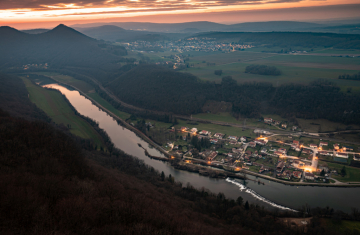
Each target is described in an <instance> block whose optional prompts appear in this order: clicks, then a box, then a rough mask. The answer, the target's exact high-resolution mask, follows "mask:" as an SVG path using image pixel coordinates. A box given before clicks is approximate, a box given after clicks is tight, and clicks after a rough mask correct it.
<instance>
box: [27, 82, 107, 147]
mask: <svg viewBox="0 0 360 235" xmlns="http://www.w3.org/2000/svg"><path fill="white" fill-rule="evenodd" d="M23 81H24V83H25V86H26V88H27V90H28V91H29V98H30V100H31V102H33V103H35V104H36V105H37V106H38V107H39V108H40V109H42V110H43V111H44V112H45V113H46V114H47V115H48V116H49V117H50V118H51V119H52V121H53V122H55V123H56V124H63V125H65V126H70V132H71V133H72V134H74V135H77V136H79V137H81V138H84V139H92V140H94V143H95V144H96V145H97V146H99V147H100V146H102V145H103V143H102V140H101V137H100V136H99V134H98V133H97V132H96V131H95V130H94V129H93V128H92V126H91V125H90V124H89V123H87V122H86V121H85V120H83V119H82V118H81V117H79V116H77V115H76V114H75V113H74V111H73V110H72V109H71V107H70V106H69V104H68V103H67V102H66V101H65V99H64V97H63V96H62V95H61V94H60V93H59V92H57V91H53V90H47V89H44V88H41V87H39V86H36V85H34V84H33V83H31V82H30V81H29V80H28V79H25V78H23Z"/></svg>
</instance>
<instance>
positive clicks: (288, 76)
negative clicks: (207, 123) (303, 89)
mask: <svg viewBox="0 0 360 235" xmlns="http://www.w3.org/2000/svg"><path fill="white" fill-rule="evenodd" d="M330 51H334V52H335V51H336V50H328V51H323V50H318V51H314V53H315V52H316V53H318V54H310V53H309V54H276V53H261V52H258V51H256V50H255V51H254V50H253V51H250V50H247V51H235V52H231V53H221V52H209V53H206V52H199V53H195V52H191V53H190V54H191V57H190V61H189V63H190V64H194V67H192V68H188V69H185V70H182V71H183V72H189V73H192V74H194V75H196V76H198V77H199V78H201V79H204V80H209V81H215V82H220V81H221V78H222V77H224V76H232V77H233V78H234V79H235V80H237V81H238V82H271V83H273V84H274V85H281V84H284V83H290V82H295V83H301V84H307V83H309V82H312V81H314V80H317V79H319V78H323V79H332V81H333V82H335V83H336V84H338V85H339V86H340V87H341V88H342V90H343V91H346V88H347V87H352V89H353V91H360V82H359V81H347V80H339V79H337V78H338V76H339V75H341V74H345V73H346V74H354V73H357V72H358V70H360V58H359V57H356V58H350V57H332V56H326V55H329V53H330ZM320 52H321V53H323V52H324V54H319V53H320ZM341 52H344V51H339V53H341ZM334 54H338V53H334ZM359 54H360V53H359ZM203 61H206V63H203ZM207 62H211V63H215V66H207ZM250 64H265V65H269V66H276V67H277V68H278V69H280V70H281V71H282V75H280V76H266V75H258V74H246V73H244V71H245V68H246V66H248V65H250ZM219 69H221V70H223V74H222V75H221V76H217V75H215V74H214V71H215V70H219Z"/></svg>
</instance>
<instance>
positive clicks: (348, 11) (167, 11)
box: [0, 0, 360, 28]
mask: <svg viewBox="0 0 360 235" xmlns="http://www.w3.org/2000/svg"><path fill="white" fill-rule="evenodd" d="M359 5H360V4H359V1H358V0H322V1H318V0H240V1H238V0H214V1H203V0H152V1H143V0H105V1H99V0H63V1H56V0H24V1H13V0H3V1H1V3H0V25H10V26H14V27H17V28H29V27H30V25H31V27H34V26H35V27H53V26H55V25H56V24H58V23H60V22H65V23H68V24H74V23H90V22H111V21H113V22H123V21H134V22H140V21H142V22H145V21H146V22H157V23H166V22H169V23H174V22H189V21H202V20H207V21H213V22H223V23H226V22H231V23H237V22H246V21H271V20H311V19H315V20H316V19H317V20H322V19H329V18H349V17H357V13H358V12H359V9H360V7H359ZM279 13H281V14H279Z"/></svg>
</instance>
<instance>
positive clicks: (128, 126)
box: [50, 76, 171, 158]
mask: <svg viewBox="0 0 360 235" xmlns="http://www.w3.org/2000/svg"><path fill="white" fill-rule="evenodd" d="M50 78H51V79H52V80H54V81H56V82H57V83H59V84H63V85H66V86H69V87H71V88H73V89H75V90H77V91H78V92H79V93H80V94H81V95H83V96H85V97H86V98H87V99H89V100H91V102H92V103H93V104H95V105H96V106H98V107H99V108H101V109H102V110H104V111H105V112H106V113H107V114H109V115H110V116H111V117H112V118H114V119H115V120H117V121H119V122H121V124H122V125H123V126H125V127H126V128H127V129H129V130H131V131H133V132H135V133H136V134H137V135H139V136H140V137H141V138H142V139H143V140H144V141H146V142H147V143H149V144H150V145H151V146H153V147H154V148H156V149H157V150H158V151H160V152H161V153H163V154H164V155H165V156H166V157H168V158H170V157H171V154H169V153H168V152H167V151H166V150H164V149H163V148H162V147H161V146H159V145H158V144H156V143H155V142H154V141H152V140H151V139H150V138H149V137H147V136H146V135H145V134H144V133H142V132H141V131H139V130H138V129H136V128H135V127H133V126H132V125H130V124H129V123H127V122H126V121H125V120H123V119H122V118H120V117H118V116H117V115H116V114H114V113H113V112H111V111H110V110H108V109H107V108H105V107H104V106H102V105H101V104H100V103H98V102H97V101H96V100H94V99H93V98H91V97H90V96H88V95H87V94H86V93H84V92H83V91H81V90H80V89H79V88H77V87H75V86H73V85H70V84H67V83H65V82H61V81H58V80H57V79H55V78H53V77H52V76H50Z"/></svg>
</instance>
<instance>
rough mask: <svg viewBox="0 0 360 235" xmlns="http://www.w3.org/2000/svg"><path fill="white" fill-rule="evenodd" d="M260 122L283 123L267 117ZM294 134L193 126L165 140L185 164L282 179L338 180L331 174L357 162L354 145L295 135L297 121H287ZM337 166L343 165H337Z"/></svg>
mask: <svg viewBox="0 0 360 235" xmlns="http://www.w3.org/2000/svg"><path fill="white" fill-rule="evenodd" d="M263 122H264V123H266V124H268V125H272V126H276V127H279V128H282V129H284V128H287V124H286V123H281V122H278V121H275V120H272V119H271V118H264V119H263ZM289 128H290V129H291V130H292V131H293V134H291V135H289V134H273V133H271V131H269V130H263V129H255V130H254V133H255V134H256V136H257V137H255V138H254V137H247V136H231V135H226V134H224V133H211V132H209V131H207V130H198V129H197V128H196V127H186V126H182V127H181V128H178V129H175V128H174V127H173V128H172V131H174V132H177V133H178V135H179V136H180V138H179V140H177V141H174V142H168V143H167V145H166V147H167V148H168V151H169V153H171V154H174V155H177V156H181V157H182V160H183V162H184V163H185V164H199V163H201V164H202V165H204V164H205V165H208V166H211V167H216V168H220V169H224V170H227V171H233V172H242V173H249V174H255V175H264V176H265V175H266V176H268V177H273V178H277V179H280V180H284V181H291V182H304V183H325V184H328V183H337V182H338V181H337V180H335V179H333V178H332V177H333V176H339V175H342V176H343V174H346V172H344V171H345V165H347V164H348V163H350V162H352V161H355V162H359V163H360V154H359V153H357V152H354V150H355V148H357V149H356V150H358V147H355V146H347V145H345V144H342V143H335V142H333V141H324V140H321V139H314V140H311V143H309V141H307V140H306V139H305V138H304V139H303V141H302V139H301V136H299V134H298V133H299V132H298V130H299V127H297V126H292V127H289ZM327 162H329V164H331V163H332V162H338V163H339V164H343V165H344V168H343V169H332V168H331V167H329V166H328V164H327ZM340 166H341V165H340Z"/></svg>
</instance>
